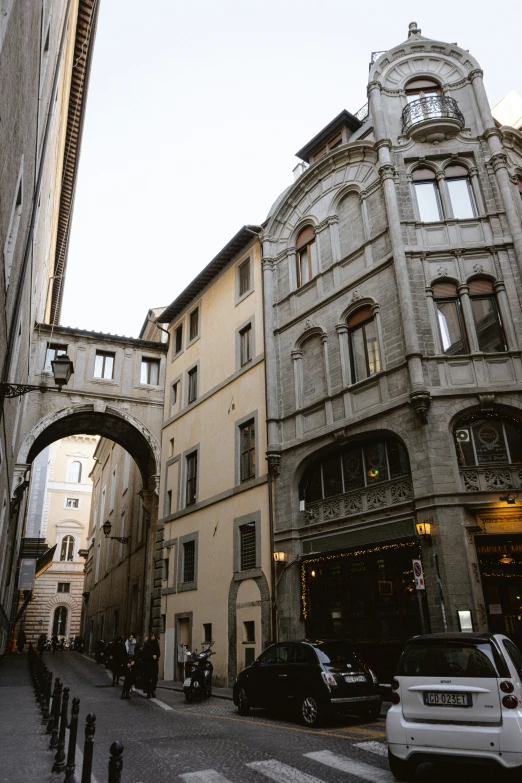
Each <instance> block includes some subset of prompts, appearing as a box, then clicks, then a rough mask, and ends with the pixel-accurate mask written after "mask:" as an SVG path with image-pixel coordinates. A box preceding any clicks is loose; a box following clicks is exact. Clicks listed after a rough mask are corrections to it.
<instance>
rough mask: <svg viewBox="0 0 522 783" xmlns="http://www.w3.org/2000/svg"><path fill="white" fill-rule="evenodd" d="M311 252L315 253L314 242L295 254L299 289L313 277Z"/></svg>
mask: <svg viewBox="0 0 522 783" xmlns="http://www.w3.org/2000/svg"><path fill="white" fill-rule="evenodd" d="M312 250H314V251H315V242H314V243H311V244H310V245H306V247H304V248H303V249H302V250H299V251H298V252H297V285H298V286H299V287H300V286H302V285H305V283H308V282H309V281H310V280H311V279H312V277H313V271H312Z"/></svg>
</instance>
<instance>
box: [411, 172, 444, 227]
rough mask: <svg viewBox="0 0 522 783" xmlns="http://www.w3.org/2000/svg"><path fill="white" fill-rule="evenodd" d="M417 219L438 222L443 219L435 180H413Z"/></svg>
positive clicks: (425, 221) (424, 221)
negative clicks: (417, 209) (417, 212)
mask: <svg viewBox="0 0 522 783" xmlns="http://www.w3.org/2000/svg"><path fill="white" fill-rule="evenodd" d="M414 184H415V195H416V196H417V206H418V208H419V220H422V222H423V223H438V222H439V221H441V220H443V215H442V209H441V204H440V198H439V190H438V188H437V185H436V183H435V182H415V183H414Z"/></svg>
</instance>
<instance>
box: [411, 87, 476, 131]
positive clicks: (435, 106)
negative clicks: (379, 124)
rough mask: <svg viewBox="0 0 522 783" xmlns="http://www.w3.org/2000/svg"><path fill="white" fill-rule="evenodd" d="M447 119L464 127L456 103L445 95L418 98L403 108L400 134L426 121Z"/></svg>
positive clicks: (461, 115) (462, 118) (462, 117)
mask: <svg viewBox="0 0 522 783" xmlns="http://www.w3.org/2000/svg"><path fill="white" fill-rule="evenodd" d="M437 119H449V120H453V121H454V122H456V123H458V124H459V125H460V127H461V128H463V127H464V122H465V121H464V116H463V114H462V112H461V111H460V109H459V107H458V104H457V101H456V100H455V99H454V98H449V97H448V96H446V95H432V96H431V97H427V98H419V99H418V100H416V101H412V102H411V103H409V104H408V105H407V106H405V107H404V109H403V112H402V132H403V133H407V132H408V131H409V130H410V128H412V127H413V126H414V125H418V124H419V123H421V122H426V121H427V120H437Z"/></svg>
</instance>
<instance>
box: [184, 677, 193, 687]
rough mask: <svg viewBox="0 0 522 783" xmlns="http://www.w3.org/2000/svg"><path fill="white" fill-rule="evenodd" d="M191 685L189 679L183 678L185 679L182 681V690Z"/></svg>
mask: <svg viewBox="0 0 522 783" xmlns="http://www.w3.org/2000/svg"><path fill="white" fill-rule="evenodd" d="M191 685H192V680H191V678H190V677H185V679H184V680H183V687H184V688H190V686H191Z"/></svg>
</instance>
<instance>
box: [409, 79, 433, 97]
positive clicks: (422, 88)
mask: <svg viewBox="0 0 522 783" xmlns="http://www.w3.org/2000/svg"><path fill="white" fill-rule="evenodd" d="M405 92H406V98H407V101H408V103H412V102H413V101H418V100H420V99H421V98H433V97H434V96H436V95H440V94H441V89H440V85H439V84H437V82H435V81H433V80H432V79H413V80H412V81H411V82H408V84H407V85H406V87H405Z"/></svg>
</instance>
